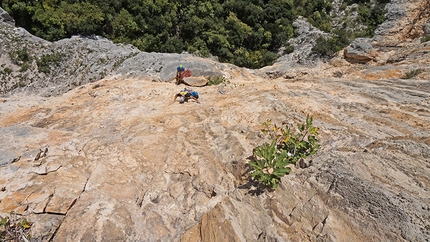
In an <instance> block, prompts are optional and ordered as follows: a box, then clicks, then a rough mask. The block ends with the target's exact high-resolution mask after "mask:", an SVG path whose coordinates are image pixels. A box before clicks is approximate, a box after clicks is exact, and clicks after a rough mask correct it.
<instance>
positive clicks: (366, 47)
mask: <svg viewBox="0 0 430 242" xmlns="http://www.w3.org/2000/svg"><path fill="white" fill-rule="evenodd" d="M370 41H371V39H367V38H358V39H355V40H354V41H353V42H352V43H351V44H350V45H349V46H348V47H346V48H345V49H344V56H345V59H346V60H348V61H349V62H353V63H367V62H369V61H371V60H373V59H374V58H375V53H376V51H375V50H374V49H373V46H372V44H371V43H370Z"/></svg>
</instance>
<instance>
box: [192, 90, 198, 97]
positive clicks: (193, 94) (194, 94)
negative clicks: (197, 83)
mask: <svg viewBox="0 0 430 242" xmlns="http://www.w3.org/2000/svg"><path fill="white" fill-rule="evenodd" d="M190 94H191V96H193V97H195V98H199V94H198V93H197V92H196V91H192V92H191V93H190Z"/></svg>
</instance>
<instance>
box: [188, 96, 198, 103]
mask: <svg viewBox="0 0 430 242" xmlns="http://www.w3.org/2000/svg"><path fill="white" fill-rule="evenodd" d="M190 98H192V99H194V100H195V101H196V102H197V103H200V102H199V99H198V98H195V97H194V96H190Z"/></svg>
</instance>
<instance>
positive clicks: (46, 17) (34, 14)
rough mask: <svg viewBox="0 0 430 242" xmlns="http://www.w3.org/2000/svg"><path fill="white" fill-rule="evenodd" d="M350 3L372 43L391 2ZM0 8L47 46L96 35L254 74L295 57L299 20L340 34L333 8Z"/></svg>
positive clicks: (74, 4)
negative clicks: (253, 70) (293, 41)
mask: <svg viewBox="0 0 430 242" xmlns="http://www.w3.org/2000/svg"><path fill="white" fill-rule="evenodd" d="M345 2H346V3H347V4H353V3H358V4H359V10H358V12H359V15H360V18H359V19H358V20H359V21H360V22H362V23H363V24H365V25H367V26H369V27H368V28H366V29H365V30H364V32H363V33H361V35H371V34H372V33H373V30H374V28H375V27H376V26H377V24H378V23H380V22H381V21H382V19H381V18H382V17H383V11H382V10H381V7H383V6H384V4H385V3H384V2H387V0H378V1H377V2H376V4H371V3H370V2H375V1H371V0H355V1H353V0H346V1H345ZM1 5H2V7H3V8H4V9H5V10H6V11H8V12H9V14H11V15H12V16H13V18H14V19H15V21H16V24H17V25H18V26H21V27H24V28H26V29H27V30H29V31H30V32H31V33H33V34H35V35H36V36H39V37H42V38H44V39H47V40H51V41H54V40H59V39H62V38H65V37H70V36H72V35H76V34H80V35H92V34H96V35H101V36H105V37H107V38H109V39H111V40H113V41H114V42H122V43H130V44H133V45H135V46H136V47H138V48H139V49H140V50H143V51H148V52H168V53H175V52H176V53H182V52H183V51H187V52H189V53H196V54H199V55H201V56H205V57H207V56H209V55H214V56H217V57H218V58H219V60H220V61H222V62H229V63H233V64H236V65H238V66H244V67H249V68H260V67H262V66H265V65H270V64H272V63H273V62H274V61H275V60H276V58H278V57H279V54H283V53H279V50H280V48H281V47H285V48H284V49H285V52H287V53H289V52H291V51H293V49H292V47H291V46H289V44H288V40H289V39H290V38H292V37H294V34H295V32H294V29H293V27H292V22H293V21H294V20H295V19H296V18H297V16H299V15H301V16H305V17H306V18H307V19H308V21H309V22H310V23H311V24H313V25H314V26H315V27H317V28H319V29H321V30H323V31H326V32H330V33H334V30H333V29H332V28H333V27H332V25H331V17H330V16H329V14H328V13H329V12H330V11H331V10H332V8H333V6H332V3H331V1H327V0H312V1H309V0H206V1H197V0H181V1H179V0H170V1H168V0H38V1H35V0H3V1H2V2H1ZM342 34H343V33H342ZM354 35H356V33H355V34H354ZM339 36H343V35H338V34H337V33H334V37H333V40H328V42H329V45H332V44H333V43H334V44H335V47H336V48H339V47H340V48H341V47H343V46H345V44H346V41H344V40H348V37H345V38H344V39H342V41H338V40H339V39H340V38H339ZM345 36H352V34H351V33H347V35H345ZM321 43H322V42H321ZM325 44H326V43H322V44H321V47H324V46H325ZM336 48H334V49H336ZM316 51H317V52H318V53H319V54H321V55H325V54H329V53H331V52H333V50H328V51H326V50H325V49H324V48H319V49H316Z"/></svg>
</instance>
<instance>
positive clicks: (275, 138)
mask: <svg viewBox="0 0 430 242" xmlns="http://www.w3.org/2000/svg"><path fill="white" fill-rule="evenodd" d="M263 125H264V126H265V127H266V128H265V129H263V130H262V132H263V133H264V134H266V135H269V137H270V139H271V140H272V141H271V143H270V144H269V143H267V142H265V143H264V144H263V145H261V146H258V147H256V148H255V149H254V152H253V159H252V160H250V161H249V165H250V166H251V169H252V170H251V177H252V178H253V179H254V180H256V181H257V182H260V183H262V184H264V185H265V186H269V187H272V188H276V187H277V186H278V183H279V182H280V181H281V178H282V177H283V176H285V175H286V174H288V173H290V171H291V168H290V167H288V165H290V164H295V163H296V162H297V161H298V160H300V159H304V158H306V157H308V156H310V155H314V154H315V153H316V152H317V151H318V149H319V148H320V146H319V144H318V140H317V138H316V136H317V135H318V128H316V127H314V126H313V125H312V117H309V116H307V117H306V123H305V124H299V125H298V127H297V128H298V132H295V133H293V132H292V131H291V129H290V128H289V127H288V126H285V129H282V128H279V127H278V126H277V125H272V124H271V122H270V120H267V121H266V122H265V123H264V124H263Z"/></svg>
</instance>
